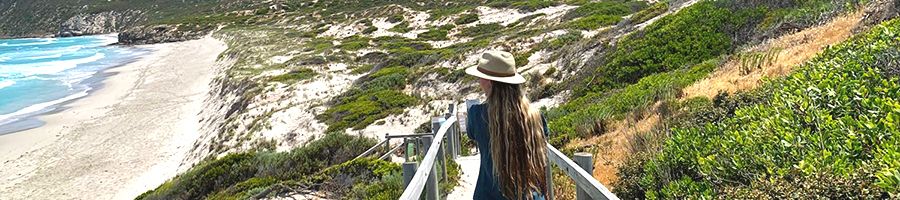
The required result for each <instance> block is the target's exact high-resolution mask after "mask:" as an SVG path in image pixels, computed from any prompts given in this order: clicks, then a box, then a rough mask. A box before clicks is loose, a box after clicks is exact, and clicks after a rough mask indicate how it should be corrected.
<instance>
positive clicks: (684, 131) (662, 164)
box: [640, 20, 900, 198]
mask: <svg viewBox="0 0 900 200" xmlns="http://www.w3.org/2000/svg"><path fill="white" fill-rule="evenodd" d="M898 30H900V20H892V21H889V22H886V23H884V24H882V25H880V26H879V27H876V28H874V29H873V30H871V31H870V32H868V33H865V34H863V35H859V36H856V37H854V38H852V39H851V40H850V41H847V42H845V43H842V44H840V45H838V46H834V47H831V48H828V49H826V50H825V51H824V52H822V53H821V54H819V55H818V56H817V57H816V58H814V59H813V60H811V61H810V62H808V63H806V64H804V65H802V66H801V67H800V68H799V69H798V70H797V71H796V72H795V73H793V74H791V75H790V76H788V77H785V78H783V79H778V80H773V81H771V82H769V83H767V85H768V86H767V87H770V88H773V89H772V90H771V91H770V92H767V93H766V95H767V96H768V97H767V98H766V99H768V101H767V102H764V103H762V104H755V105H744V106H740V107H738V108H736V110H735V111H734V116H732V117H727V118H725V119H722V120H716V121H715V122H710V123H707V124H704V125H700V126H689V127H683V128H676V129H674V130H672V132H671V133H670V135H671V138H670V139H668V140H667V141H666V142H665V146H664V148H663V149H662V151H661V152H660V153H659V154H658V155H656V156H654V157H653V158H652V159H651V160H650V161H649V162H647V163H646V164H645V165H644V171H645V172H646V173H644V174H642V175H641V176H642V179H643V181H642V182H641V184H640V185H641V187H642V188H645V189H646V190H647V191H648V194H647V197H651V196H657V197H661V198H666V197H678V196H682V197H690V198H702V197H704V196H705V197H709V196H714V195H717V194H721V193H726V194H728V195H738V196H747V195H754V194H759V193H758V192H763V193H772V194H785V195H786V194H793V195H800V196H805V195H827V196H826V198H861V197H864V198H885V197H887V194H886V193H891V194H896V193H897V192H898V189H897V188H900V185H897V183H898V182H897V181H896V180H898V175H897V174H896V173H895V172H896V169H897V168H898V166H900V165H898V163H900V162H898V160H900V156H897V155H898V153H897V152H898V150H900V145H898V143H900V139H898V138H897V137H896V134H897V133H900V128H898V123H897V116H900V102H898V100H897V98H896V97H897V96H896V95H897V94H898V92H900V84H898V79H897V77H890V76H885V75H884V74H882V73H880V68H879V67H878V66H875V65H874V64H875V63H878V62H879V61H878V60H877V59H885V58H884V57H880V56H878V55H882V54H885V53H888V52H891V51H895V50H897V49H898V48H900V37H898V35H897V33H898V32H897V31H898ZM888 59H900V58H896V57H895V58H888ZM660 168H664V169H667V170H665V171H667V174H668V175H664V174H659V173H658V172H660V171H659V170H657V169H660ZM665 177H671V178H665ZM674 180H690V182H693V183H695V184H697V185H704V186H708V187H709V189H710V190H707V191H710V192H706V193H696V192H695V191H693V190H691V189H688V188H683V187H678V186H677V185H678V184H680V183H678V181H674ZM795 180H799V181H797V182H799V183H796V184H790V183H793V182H794V181H795ZM821 181H828V182H825V183H823V182H821ZM848 182H849V185H853V186H851V187H837V186H840V185H847V184H848ZM785 183H789V184H785ZM818 185H829V186H830V185H835V186H836V187H827V188H820V187H816V186H818ZM735 188H738V189H735ZM817 188H818V189H817ZM789 191H795V192H789ZM803 191H806V192H803ZM810 191H821V192H810ZM852 191H858V192H852ZM857 195H859V196H858V197H855V196H857ZM794 197H796V196H794ZM819 197H822V196H819ZM801 198H802V197H801Z"/></svg>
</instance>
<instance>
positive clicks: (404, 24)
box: [388, 21, 412, 33]
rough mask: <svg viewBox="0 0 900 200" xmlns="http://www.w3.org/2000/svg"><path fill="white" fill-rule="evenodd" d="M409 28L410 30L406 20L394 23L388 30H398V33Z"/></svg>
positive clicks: (409, 29)
mask: <svg viewBox="0 0 900 200" xmlns="http://www.w3.org/2000/svg"><path fill="white" fill-rule="evenodd" d="M411 30H412V28H409V22H407V21H403V22H400V23H399V24H397V25H394V27H391V28H390V29H388V31H392V32H398V33H406V32H409V31H411Z"/></svg>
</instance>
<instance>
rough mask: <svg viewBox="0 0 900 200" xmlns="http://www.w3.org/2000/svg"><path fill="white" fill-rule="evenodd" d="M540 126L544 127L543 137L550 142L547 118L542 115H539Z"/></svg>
mask: <svg viewBox="0 0 900 200" xmlns="http://www.w3.org/2000/svg"><path fill="white" fill-rule="evenodd" d="M541 124H543V126H544V127H543V128H544V137H545V138H546V139H547V140H550V128H547V117H544V113H541Z"/></svg>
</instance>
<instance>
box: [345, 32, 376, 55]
mask: <svg viewBox="0 0 900 200" xmlns="http://www.w3.org/2000/svg"><path fill="white" fill-rule="evenodd" d="M370 41H372V40H371V39H369V38H367V37H363V36H358V35H354V36H350V37H346V38H344V39H343V40H342V42H341V44H340V45H339V46H338V47H339V48H341V49H344V50H348V51H356V50H360V49H363V48H366V47H369V42H370Z"/></svg>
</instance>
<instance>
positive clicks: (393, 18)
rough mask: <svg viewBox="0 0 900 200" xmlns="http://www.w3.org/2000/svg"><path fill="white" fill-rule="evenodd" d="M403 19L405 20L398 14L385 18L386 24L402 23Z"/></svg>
mask: <svg viewBox="0 0 900 200" xmlns="http://www.w3.org/2000/svg"><path fill="white" fill-rule="evenodd" d="M404 19H405V17H403V15H399V14H398V15H391V16H390V17H388V18H387V22H390V23H397V22H401V21H403V20H404Z"/></svg>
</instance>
